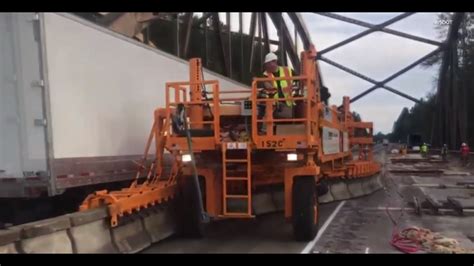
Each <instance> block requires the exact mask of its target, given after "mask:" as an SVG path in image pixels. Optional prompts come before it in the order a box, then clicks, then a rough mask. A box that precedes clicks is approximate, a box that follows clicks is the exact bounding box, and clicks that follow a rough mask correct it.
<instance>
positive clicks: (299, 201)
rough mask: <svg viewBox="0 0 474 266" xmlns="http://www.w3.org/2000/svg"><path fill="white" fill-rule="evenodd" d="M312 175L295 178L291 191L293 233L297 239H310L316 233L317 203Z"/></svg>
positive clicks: (317, 219)
mask: <svg viewBox="0 0 474 266" xmlns="http://www.w3.org/2000/svg"><path fill="white" fill-rule="evenodd" d="M315 186H316V184H315V181H314V177H312V176H305V177H298V178H295V180H294V182H293V193H292V206H293V214H292V223H293V233H294V235H295V239H296V240H297V241H310V240H312V239H313V238H314V237H315V236H316V234H317V233H318V222H319V203H318V195H317V193H316V188H315Z"/></svg>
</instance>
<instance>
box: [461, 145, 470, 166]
mask: <svg viewBox="0 0 474 266" xmlns="http://www.w3.org/2000/svg"><path fill="white" fill-rule="evenodd" d="M469 152H470V150H469V146H468V145H467V144H466V143H465V142H463V143H462V144H461V162H462V165H463V166H466V165H467V164H468V162H469Z"/></svg>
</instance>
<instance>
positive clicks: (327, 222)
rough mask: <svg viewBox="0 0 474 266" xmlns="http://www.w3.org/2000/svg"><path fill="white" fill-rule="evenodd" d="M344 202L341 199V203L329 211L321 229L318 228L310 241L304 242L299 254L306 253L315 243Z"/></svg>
mask: <svg viewBox="0 0 474 266" xmlns="http://www.w3.org/2000/svg"><path fill="white" fill-rule="evenodd" d="M345 203H346V201H345V200H343V201H341V203H339V205H337V207H336V209H335V210H334V211H333V212H332V213H331V216H329V218H328V219H327V220H326V222H325V223H324V224H323V227H321V229H319V231H318V234H317V235H316V237H315V238H314V239H313V240H311V242H309V243H308V244H306V246H305V247H304V249H303V251H301V254H308V253H309V252H310V251H311V249H312V248H313V247H314V246H315V245H316V243H317V242H318V240H319V239H320V238H321V236H322V235H323V234H324V231H326V229H327V228H328V226H329V224H330V223H331V222H332V220H333V219H334V218H335V217H336V215H337V213H338V212H339V211H340V210H341V208H342V206H344V204H345Z"/></svg>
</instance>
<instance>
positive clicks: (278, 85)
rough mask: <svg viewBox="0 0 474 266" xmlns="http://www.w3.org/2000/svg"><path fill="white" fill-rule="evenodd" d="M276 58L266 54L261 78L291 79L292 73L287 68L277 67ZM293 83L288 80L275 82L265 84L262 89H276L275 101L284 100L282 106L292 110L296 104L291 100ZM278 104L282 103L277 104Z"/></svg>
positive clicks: (274, 55)
mask: <svg viewBox="0 0 474 266" xmlns="http://www.w3.org/2000/svg"><path fill="white" fill-rule="evenodd" d="M277 60H278V57H277V56H276V54H274V53H268V54H267V55H266V56H265V62H264V68H265V71H264V72H263V76H265V77H268V78H284V77H292V76H293V75H294V71H293V70H292V69H291V68H289V67H283V66H279V65H278V63H277ZM292 83H293V82H292V81H288V80H275V81H273V82H265V83H264V88H265V89H266V90H271V89H274V90H275V89H276V92H275V93H274V95H273V98H275V99H283V98H284V99H286V101H285V102H284V104H286V106H287V107H290V108H292V107H293V106H295V105H296V103H295V102H294V101H293V100H292V98H293V86H292V85H293V84H292ZM279 103H280V104H281V103H283V102H279Z"/></svg>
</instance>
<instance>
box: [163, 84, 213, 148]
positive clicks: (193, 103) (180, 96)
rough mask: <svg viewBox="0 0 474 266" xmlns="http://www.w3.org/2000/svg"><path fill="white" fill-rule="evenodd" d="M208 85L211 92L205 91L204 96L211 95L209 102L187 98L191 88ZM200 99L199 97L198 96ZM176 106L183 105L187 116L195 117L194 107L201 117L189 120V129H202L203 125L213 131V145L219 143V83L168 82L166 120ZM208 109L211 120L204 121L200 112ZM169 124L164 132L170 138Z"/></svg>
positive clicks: (169, 117)
mask: <svg viewBox="0 0 474 266" xmlns="http://www.w3.org/2000/svg"><path fill="white" fill-rule="evenodd" d="M205 85H210V86H209V87H207V89H208V88H210V89H211V91H210V92H209V91H206V94H211V95H212V99H210V100H202V99H199V100H193V99H191V98H188V97H187V95H191V91H192V90H193V89H192V86H205ZM199 98H201V95H199ZM178 104H183V105H184V106H185V108H186V109H187V114H186V115H187V116H190V117H191V116H192V115H196V113H197V111H196V107H197V108H198V111H199V110H200V111H199V112H200V114H201V115H198V116H196V117H195V119H191V121H190V122H189V124H190V128H203V127H204V126H205V125H207V126H209V127H211V128H212V129H213V131H214V134H213V138H214V140H215V143H219V142H220V139H219V130H220V119H219V117H220V109H219V82H218V81H217V80H207V81H200V82H168V83H166V112H167V114H166V119H167V120H169V119H171V115H172V114H171V111H172V110H173V109H175V108H176V107H177V106H178ZM207 107H209V110H210V112H211V114H212V116H211V117H212V119H211V120H208V121H205V120H204V119H203V115H202V112H203V111H204V110H205V109H206V108H207ZM171 129H172V127H171V123H169V126H168V127H167V128H166V131H167V132H168V134H169V135H170V136H171V134H172V130H171Z"/></svg>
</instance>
